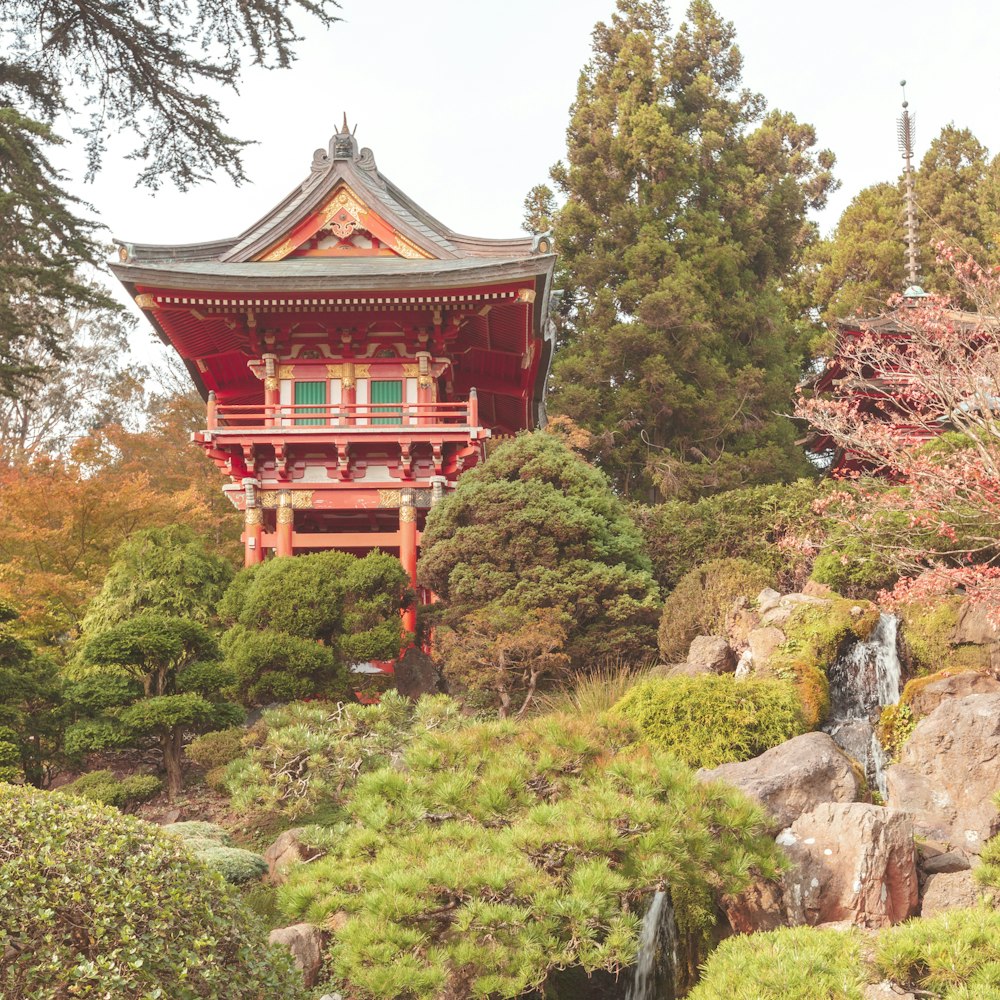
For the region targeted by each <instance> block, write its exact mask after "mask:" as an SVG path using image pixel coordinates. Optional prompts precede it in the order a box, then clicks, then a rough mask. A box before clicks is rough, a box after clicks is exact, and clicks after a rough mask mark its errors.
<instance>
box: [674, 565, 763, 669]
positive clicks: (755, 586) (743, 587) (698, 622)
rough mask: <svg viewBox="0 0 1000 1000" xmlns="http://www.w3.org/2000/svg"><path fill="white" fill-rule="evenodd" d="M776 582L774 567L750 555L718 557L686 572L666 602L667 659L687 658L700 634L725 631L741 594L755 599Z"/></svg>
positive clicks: (749, 598)
mask: <svg viewBox="0 0 1000 1000" xmlns="http://www.w3.org/2000/svg"><path fill="white" fill-rule="evenodd" d="M774 582H775V577H774V574H773V573H772V572H771V570H769V569H767V568H765V567H764V566H758V565H757V564H756V563H752V562H749V561H748V560H746V559H715V560H712V561H711V562H707V563H704V564H703V565H701V566H698V567H696V568H695V569H693V570H691V571H690V572H689V573H686V574H685V575H684V577H683V578H682V579H681V581H680V582H679V583H678V584H677V586H676V588H675V589H674V591H673V593H672V594H671V595H670V596H669V597H668V598H667V600H666V602H665V603H664V605H663V617H662V618H661V619H660V631H659V643H660V656H662V657H663V661H664V662H665V663H678V662H680V661H681V660H683V659H684V658H685V656H687V651H688V647H689V646H690V645H691V640H692V639H694V637H695V636H697V635H720V634H723V633H724V632H725V627H726V615H727V614H728V612H729V610H730V608H732V606H733V602H734V601H735V600H736V599H737V598H738V597H745V598H747V599H748V600H751V601H752V600H753V599H755V598H756V597H757V595H758V594H759V593H760V592H761V591H762V590H763V589H764V588H765V587H770V586H771V585H772V584H773V583H774Z"/></svg>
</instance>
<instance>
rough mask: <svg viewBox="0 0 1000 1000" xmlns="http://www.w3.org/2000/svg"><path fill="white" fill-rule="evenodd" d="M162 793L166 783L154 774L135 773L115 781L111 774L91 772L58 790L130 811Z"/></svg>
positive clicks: (108, 772)
mask: <svg viewBox="0 0 1000 1000" xmlns="http://www.w3.org/2000/svg"><path fill="white" fill-rule="evenodd" d="M162 790H163V782H162V781H160V779H159V778H157V777H156V776H155V775H152V774H133V775H130V776H129V777H127V778H121V779H118V778H116V777H115V776H114V775H113V774H112V773H111V772H110V771H90V772H89V773H87V774H84V775H81V776H80V777H79V778H77V779H76V781H71V782H70V783H69V784H68V785H63V786H62V787H60V788H58V789H57V791H59V792H61V793H64V794H66V795H80V796H82V797H83V798H85V799H90V800H91V802H101V803H103V804H104V805H106V806H116V807H117V808H119V809H127V808H128V807H129V806H134V805H139V804H140V803H143V802H148V801H149V800H150V799H152V798H155V797H156V796H157V795H159V794H160V792H161V791H162Z"/></svg>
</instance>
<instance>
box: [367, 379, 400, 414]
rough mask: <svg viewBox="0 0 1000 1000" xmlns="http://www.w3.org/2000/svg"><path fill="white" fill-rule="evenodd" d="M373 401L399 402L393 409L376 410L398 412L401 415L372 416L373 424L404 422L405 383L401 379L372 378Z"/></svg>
mask: <svg viewBox="0 0 1000 1000" xmlns="http://www.w3.org/2000/svg"><path fill="white" fill-rule="evenodd" d="M371 397H372V398H371V401H372V403H373V404H374V403H398V404H399V405H398V406H396V407H395V408H394V409H393V410H389V409H384V410H377V411H375V412H380V413H398V414H399V416H385V417H372V423H373V424H401V423H402V422H403V417H402V413H403V406H402V403H403V383H402V381H401V380H400V379H372V382H371Z"/></svg>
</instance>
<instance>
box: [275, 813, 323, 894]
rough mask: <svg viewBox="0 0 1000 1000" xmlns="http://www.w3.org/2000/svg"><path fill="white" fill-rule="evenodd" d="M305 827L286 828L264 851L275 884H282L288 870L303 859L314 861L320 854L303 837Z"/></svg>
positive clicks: (286, 877) (285, 879)
mask: <svg viewBox="0 0 1000 1000" xmlns="http://www.w3.org/2000/svg"><path fill="white" fill-rule="evenodd" d="M302 832H303V827H296V828H295V829H294V830H286V831H285V832H284V833H283V834H282V835H281V836H280V837H278V839H277V840H276V841H275V842H274V843H273V844H271V846H270V847H269V848H268V849H267V850H266V851H265V852H264V860H265V861H266V862H267V873H268V877H269V878H270V880H271V882H272V883H274V885H281V884H282V883H283V882H285V881H287V879H288V870H289V869H290V868H291V867H292V865H297V864H299V863H300V862H302V861H312V860H313V859H314V858H317V857H319V856H320V853H321V852H320V851H317V850H315V849H314V848H312V847H310V846H309V845H308V844H307V843H306V842H305V841H304V840H303V839H302Z"/></svg>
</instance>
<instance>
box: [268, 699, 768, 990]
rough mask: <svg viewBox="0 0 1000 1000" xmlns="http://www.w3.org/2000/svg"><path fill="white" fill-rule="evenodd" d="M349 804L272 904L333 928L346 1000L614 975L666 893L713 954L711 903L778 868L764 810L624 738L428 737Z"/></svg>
mask: <svg viewBox="0 0 1000 1000" xmlns="http://www.w3.org/2000/svg"><path fill="white" fill-rule="evenodd" d="M345 793H346V801H345V803H344V812H345V819H344V821H343V822H342V823H340V824H338V825H337V826H335V827H333V828H332V829H331V830H330V834H329V836H328V837H327V841H326V842H325V843H324V845H323V846H324V847H325V848H326V850H327V854H326V855H325V857H323V858H320V859H318V860H316V861H313V862H311V863H310V864H308V865H301V866H298V867H297V868H294V869H293V870H292V872H291V874H290V878H289V882H288V883H287V884H286V885H285V886H284V887H282V889H281V890H279V899H280V905H281V907H282V909H283V910H284V912H285V913H286V914H287V915H288V916H290V917H295V918H299V919H308V920H310V921H313V922H316V923H323V922H324V921H328V918H331V917H332V916H333V915H334V914H337V919H336V920H335V921H329V922H328V924H327V925H328V926H330V927H332V928H334V929H333V937H332V943H331V946H330V954H329V964H330V967H331V969H332V970H333V973H334V976H335V978H336V980H337V981H339V982H340V983H341V984H342V986H343V987H344V988H345V989H346V991H347V992H349V993H351V994H352V995H358V996H365V997H371V998H386V1000H388V998H396V997H399V996H404V995H408V996H412V997H413V998H414V1000H417V998H444V997H456V996H462V997H480V998H485V997H492V996H505V997H513V996H518V995H520V994H521V993H523V992H526V991H529V990H531V989H537V988H540V987H542V986H543V985H544V984H545V982H546V980H547V978H548V976H549V975H550V973H551V972H552V971H553V970H556V969H560V968H567V967H572V966H578V967H582V968H583V969H585V970H597V969H605V970H609V971H612V972H616V971H619V970H622V969H624V968H625V967H627V966H628V965H630V964H631V963H632V962H633V961H634V959H635V955H636V951H637V947H638V932H639V927H640V924H641V913H642V909H643V906H644V903H645V902H646V900H647V899H648V894H649V893H650V892H651V891H653V890H654V889H656V888H657V887H662V886H663V885H664V884H665V883H666V882H669V884H670V887H671V892H672V895H673V899H674V902H675V906H676V908H677V912H678V919H679V922H680V926H681V930H682V932H683V933H684V934H685V936H686V937H687V938H689V939H693V940H694V941H696V942H699V943H701V944H704V943H705V939H706V938H707V935H708V932H709V930H710V928H711V926H712V924H713V923H714V920H715V912H716V910H715V907H716V894H717V893H719V892H729V891H734V890H736V891H738V889H739V887H741V886H745V885H747V884H748V882H749V880H750V878H751V877H752V876H751V873H752V872H760V873H761V874H763V875H764V877H766V878H770V877H775V876H776V874H777V872H778V871H779V867H780V860H779V855H778V852H777V849H776V847H775V845H774V843H773V841H772V840H771V839H770V838H768V837H766V835H764V833H763V829H764V824H763V816H762V814H761V813H760V812H759V811H758V810H757V808H756V807H754V806H752V805H751V804H750V803H749V802H748V801H747V800H746V799H744V798H743V797H742V796H741V795H740V794H738V793H737V792H735V791H733V790H731V789H725V788H723V787H721V786H713V787H706V786H704V785H701V784H699V783H698V782H697V781H696V780H695V779H694V776H693V774H692V773H691V772H690V771H689V770H688V769H687V768H685V767H684V766H683V765H682V764H680V763H679V762H678V761H677V760H676V759H675V758H673V757H671V756H669V755H667V754H664V753H662V752H660V751H658V750H655V749H650V748H649V747H648V746H640V747H637V746H635V736H634V733H633V732H632V731H631V730H630V727H628V726H627V725H623V724H622V722H621V721H618V722H615V721H610V720H608V721H595V720H593V719H581V718H571V717H566V716H562V717H559V716H542V717H539V718H536V719H533V720H531V721H527V722H523V723H521V724H514V723H512V722H510V721H498V722H493V723H485V724H483V723H479V724H476V723H472V722H470V721H468V720H465V721H464V723H463V724H459V725H456V726H452V727H449V728H440V727H436V726H434V727H431V726H427V727H425V728H424V729H423V730H422V731H421V732H419V733H417V734H416V738H415V739H413V740H412V741H411V742H409V744H408V745H406V746H405V747H403V748H402V750H401V752H400V753H399V755H398V757H396V758H395V759H394V760H393V761H392V763H390V764H387V765H384V766H382V767H379V768H377V769H374V770H367V771H364V772H363V773H361V775H360V776H359V777H358V778H357V780H356V782H355V783H353V785H352V786H350V787H349V788H347V789H345Z"/></svg>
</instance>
